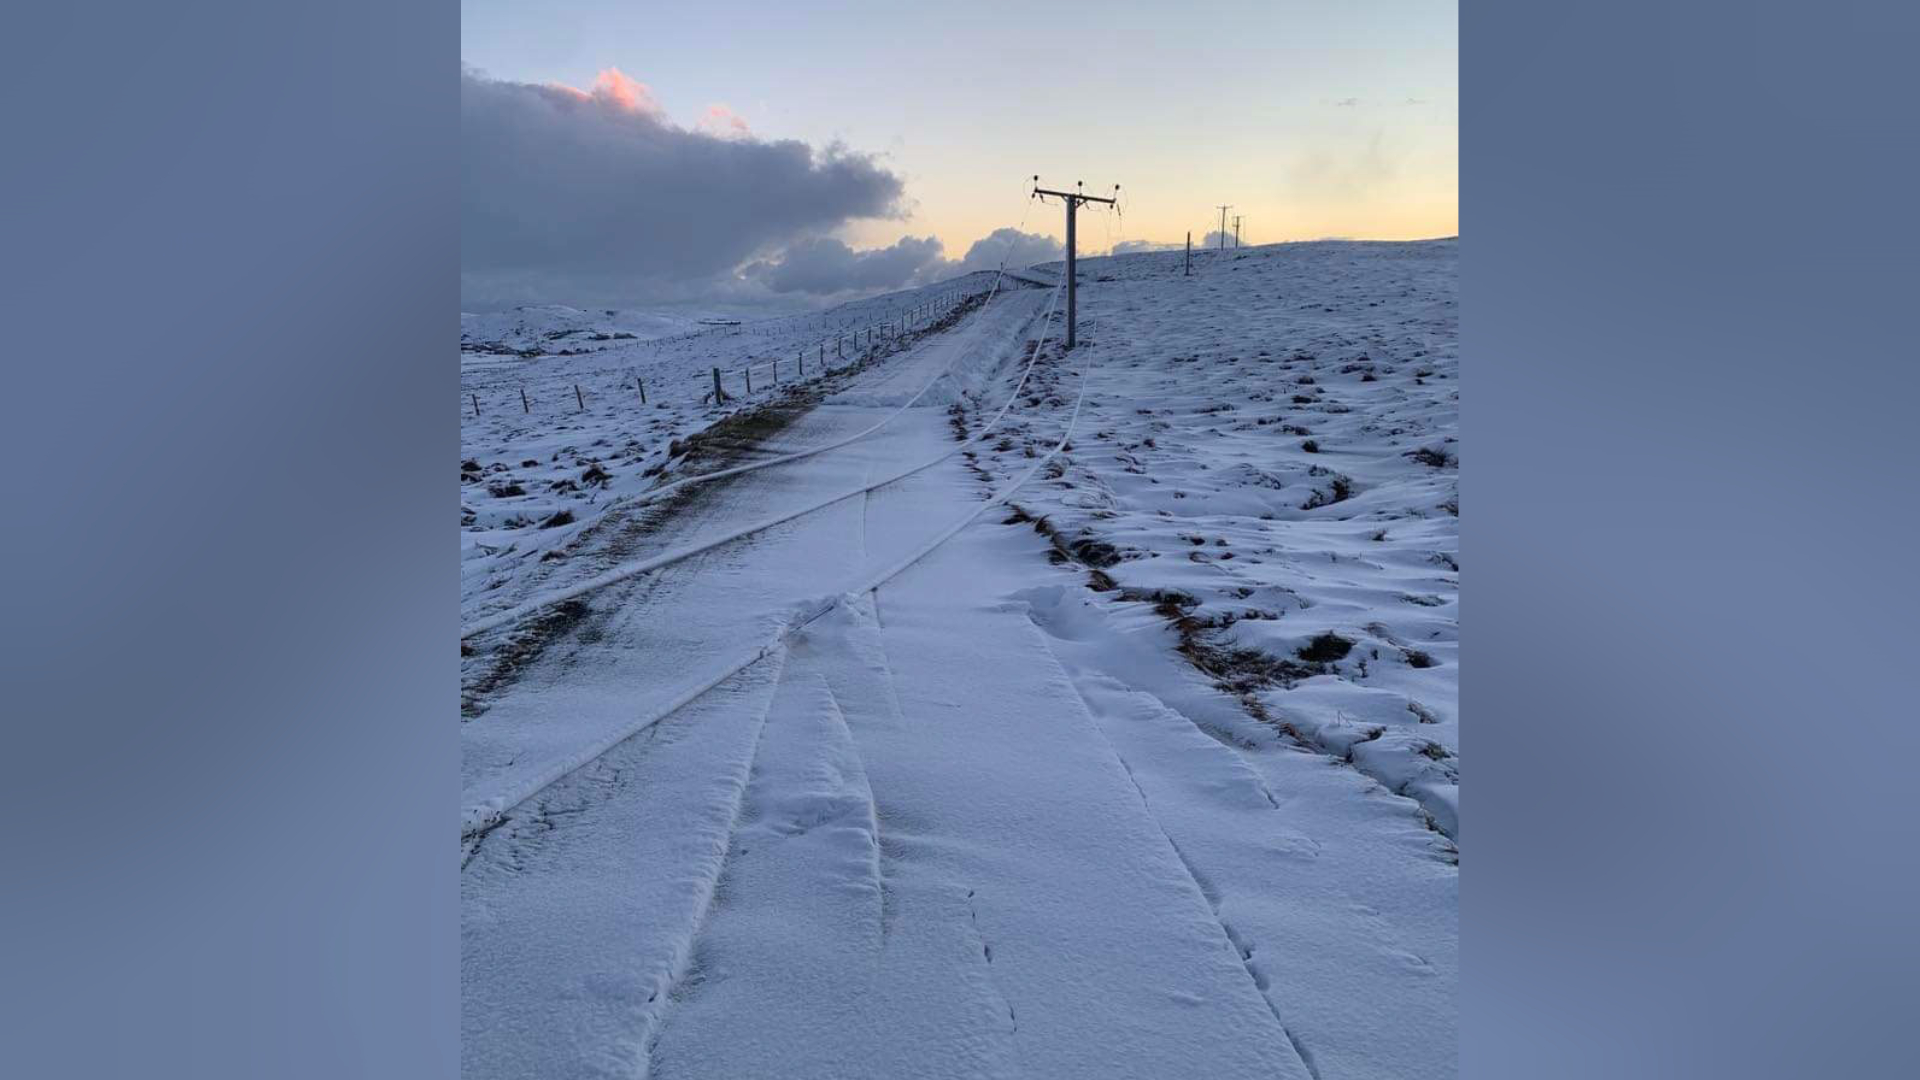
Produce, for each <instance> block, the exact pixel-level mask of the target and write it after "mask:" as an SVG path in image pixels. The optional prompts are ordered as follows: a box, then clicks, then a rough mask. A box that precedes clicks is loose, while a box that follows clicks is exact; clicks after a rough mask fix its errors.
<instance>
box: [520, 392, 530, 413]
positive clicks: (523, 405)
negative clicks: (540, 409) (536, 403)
mask: <svg viewBox="0 0 1920 1080" xmlns="http://www.w3.org/2000/svg"><path fill="white" fill-rule="evenodd" d="M520 411H521V412H523V413H530V412H532V411H533V406H531V405H529V404H527V388H526V387H524V386H523V387H521V388H520Z"/></svg>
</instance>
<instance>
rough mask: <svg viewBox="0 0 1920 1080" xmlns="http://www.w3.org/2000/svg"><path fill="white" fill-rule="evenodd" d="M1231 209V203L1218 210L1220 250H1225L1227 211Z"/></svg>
mask: <svg viewBox="0 0 1920 1080" xmlns="http://www.w3.org/2000/svg"><path fill="white" fill-rule="evenodd" d="M1231 209H1233V204H1232V203H1227V204H1226V205H1225V206H1222V207H1221V208H1220V250H1221V251H1225V250H1227V211H1229V210H1231Z"/></svg>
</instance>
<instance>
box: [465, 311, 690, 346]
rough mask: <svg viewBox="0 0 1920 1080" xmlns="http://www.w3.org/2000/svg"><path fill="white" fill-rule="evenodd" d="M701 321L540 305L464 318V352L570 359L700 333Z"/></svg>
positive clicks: (673, 316) (645, 313) (642, 312)
mask: <svg viewBox="0 0 1920 1080" xmlns="http://www.w3.org/2000/svg"><path fill="white" fill-rule="evenodd" d="M701 327H702V323H701V319H700V317H699V316H697V315H669V314H661V313H655V312H644V311H613V310H599V311H583V310H581V309H580V308H574V307H567V306H565V305H562V304H542V305H538V306H533V307H518V308H511V309H509V310H506V311H493V312H484V313H478V314H475V313H470V312H465V311H463V312H461V313H460V352H461V354H462V356H469V357H473V358H475V359H479V358H483V357H516V358H519V359H530V358H532V357H536V356H548V355H552V356H571V355H575V354H577V353H581V352H596V351H599V350H601V349H606V348H612V347H614V346H615V345H617V344H618V343H621V342H631V341H651V340H654V339H656V338H663V337H669V336H671V335H674V334H684V333H691V332H695V331H698V330H699V329H701Z"/></svg>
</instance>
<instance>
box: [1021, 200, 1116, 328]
mask: <svg viewBox="0 0 1920 1080" xmlns="http://www.w3.org/2000/svg"><path fill="white" fill-rule="evenodd" d="M1081 186H1082V185H1081V182H1080V181H1078V180H1076V181H1074V184H1073V187H1074V190H1072V191H1053V190H1050V189H1048V188H1043V187H1041V186H1040V175H1039V174H1038V173H1035V174H1034V177H1033V197H1034V198H1036V199H1039V200H1041V201H1042V202H1045V201H1046V197H1047V196H1049V195H1051V196H1053V197H1054V198H1056V199H1059V200H1060V201H1061V202H1063V203H1065V204H1066V205H1067V340H1066V343H1065V344H1064V345H1063V346H1062V348H1066V349H1071V348H1073V342H1074V337H1073V328H1074V316H1075V305H1074V290H1075V285H1076V281H1075V278H1076V277H1077V276H1078V273H1077V271H1076V270H1075V268H1074V267H1075V263H1074V218H1075V216H1076V215H1077V214H1078V212H1079V210H1080V204H1081V203H1090V202H1091V203H1105V204H1107V205H1108V206H1113V205H1115V204H1116V203H1117V202H1118V201H1119V198H1120V185H1119V184H1115V185H1113V197H1112V198H1110V199H1103V198H1101V197H1100V196H1098V195H1088V194H1087V193H1086V192H1084V191H1081V190H1080V188H1081Z"/></svg>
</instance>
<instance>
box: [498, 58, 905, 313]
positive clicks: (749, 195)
mask: <svg viewBox="0 0 1920 1080" xmlns="http://www.w3.org/2000/svg"><path fill="white" fill-rule="evenodd" d="M716 132H720V133H724V135H725V137H721V136H720V134H716ZM460 152H461V170H460V172H461V175H460V271H461V304H462V306H463V307H467V308H470V309H471V308H474V307H484V306H490V305H499V304H505V303H533V302H543V301H555V302H565V303H572V304H577V305H591V306H600V305H603V304H605V305H609V306H611V305H615V304H632V303H636V302H650V301H655V300H660V299H665V298H676V299H692V298H697V297H698V295H700V294H701V293H703V292H726V291H728V290H736V291H737V290H738V288H739V281H738V279H737V278H736V277H735V276H734V271H735V269H736V268H737V267H739V266H740V265H741V264H742V263H744V262H746V261H747V260H749V259H752V258H755V257H758V256H762V255H765V254H767V253H769V252H773V251H777V250H779V249H780V248H781V247H783V246H785V245H787V244H788V243H791V242H793V241H795V240H797V239H799V238H802V237H807V236H817V235H820V234H823V233H827V232H831V231H832V230H834V229H836V228H839V227H840V226H842V225H844V224H845V223H847V222H849V221H851V220H854V219H859V218H876V217H894V216H899V215H900V214H901V213H902V209H901V204H902V195H903V193H904V187H903V184H902V181H901V179H900V177H899V176H897V175H895V174H894V173H892V172H890V171H888V170H887V169H885V168H883V167H882V166H881V165H880V164H879V163H878V162H877V161H876V159H875V158H874V157H872V156H871V155H867V154H861V153H856V152H854V151H851V150H848V149H846V148H845V147H843V146H840V145H838V144H835V145H831V146H828V147H826V148H824V149H818V150H816V149H814V148H812V147H809V146H808V145H806V144H805V143H801V142H797V141H791V140H784V141H766V140H762V139H759V138H756V137H754V136H753V135H752V133H751V132H750V131H748V130H747V128H746V125H745V123H744V122H742V121H739V118H738V117H737V116H734V114H733V113H732V111H731V110H728V109H726V108H725V107H724V106H716V107H715V108H713V109H709V110H708V113H707V115H706V117H703V118H702V128H701V129H700V130H694V129H688V128H683V127H679V126H677V125H675V124H674V123H672V122H671V121H670V120H669V119H668V118H667V116H666V114H665V112H664V111H663V110H662V109H661V107H660V105H659V102H658V101H657V99H656V98H655V97H654V95H653V92H652V91H651V90H650V89H648V87H647V86H646V85H645V84H644V83H641V82H638V81H636V80H634V79H632V78H630V77H629V76H627V75H625V74H624V73H622V72H620V71H618V70H616V69H611V68H609V69H608V70H606V71H604V72H602V73H601V74H600V77H599V78H598V79H596V80H595V82H594V84H593V87H592V88H591V89H590V90H578V89H574V88H572V87H564V86H554V85H535V84H530V83H517V82H506V81H499V80H494V79H491V78H488V77H487V76H486V75H484V74H483V73H481V72H479V71H476V70H474V69H472V68H464V67H463V69H462V71H461V75H460Z"/></svg>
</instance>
